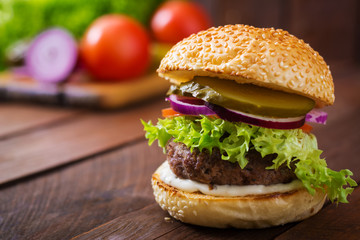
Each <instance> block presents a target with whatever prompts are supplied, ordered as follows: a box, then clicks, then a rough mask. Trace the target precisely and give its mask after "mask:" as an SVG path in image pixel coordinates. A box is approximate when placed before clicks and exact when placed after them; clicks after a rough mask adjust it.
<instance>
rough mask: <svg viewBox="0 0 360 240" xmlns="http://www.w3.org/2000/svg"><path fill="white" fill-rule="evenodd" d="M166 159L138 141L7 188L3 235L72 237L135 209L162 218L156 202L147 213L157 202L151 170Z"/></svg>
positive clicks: (1, 197)
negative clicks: (149, 207) (153, 190)
mask: <svg viewBox="0 0 360 240" xmlns="http://www.w3.org/2000/svg"><path fill="white" fill-rule="evenodd" d="M163 161H164V155H163V153H162V150H161V149H160V148H158V147H157V146H152V147H150V148H149V146H148V144H147V142H146V141H140V142H138V143H136V144H132V145H131V144H130V145H125V146H124V147H121V148H119V149H115V150H114V151H111V152H108V153H106V154H102V155H100V156H97V157H92V158H91V159H88V160H86V161H80V162H77V163H74V164H71V165H67V166H65V167H62V168H58V169H57V170H56V171H50V172H48V173H45V174H41V175H38V176H37V177H34V178H31V179H28V180H27V181H20V182H17V183H16V184H8V186H5V187H4V186H3V187H2V188H0V212H1V218H0V239H37V240H38V239H70V238H71V237H74V236H76V235H79V234H81V233H83V232H87V231H89V230H91V229H93V228H95V227H97V226H99V225H101V224H103V223H106V222H109V221H111V220H112V219H115V218H117V217H119V216H122V215H128V214H134V213H136V214H135V215H138V216H139V217H144V218H148V219H150V218H152V217H153V218H152V220H153V221H160V222H161V221H163V219H164V215H165V213H164V212H163V211H162V210H161V209H160V207H158V206H156V207H155V206H154V211H153V212H154V213H156V215H154V216H152V215H149V216H146V215H144V214H145V213H146V209H148V208H146V206H149V205H150V206H151V204H154V197H153V196H152V189H151V185H150V178H151V174H152V173H153V172H154V171H155V169H156V167H157V166H158V165H160V163H161V162H163ZM156 216H158V217H156ZM128 223H129V222H128ZM151 223H152V221H149V223H148V224H151ZM159 224H163V223H159ZM136 225H137V226H138V227H141V226H139V225H138V223H136ZM129 227H131V226H129Z"/></svg>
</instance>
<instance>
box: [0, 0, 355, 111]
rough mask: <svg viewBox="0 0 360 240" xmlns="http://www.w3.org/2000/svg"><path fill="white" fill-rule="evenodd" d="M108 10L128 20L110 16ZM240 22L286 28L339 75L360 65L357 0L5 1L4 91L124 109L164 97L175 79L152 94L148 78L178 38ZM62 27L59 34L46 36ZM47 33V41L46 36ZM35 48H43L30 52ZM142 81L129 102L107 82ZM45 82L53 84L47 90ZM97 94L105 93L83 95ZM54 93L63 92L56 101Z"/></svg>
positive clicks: (0, 92)
mask: <svg viewBox="0 0 360 240" xmlns="http://www.w3.org/2000/svg"><path fill="white" fill-rule="evenodd" d="M109 14H116V15H117V16H126V19H124V18H122V19H119V18H118V19H115V20H114V19H110V18H106V16H108V15H109ZM104 18H106V19H105V20H104ZM99 19H102V20H99ZM237 23H241V24H247V25H253V26H256V27H274V28H282V29H285V30H287V31H288V32H290V33H291V34H293V35H295V36H297V37H299V38H302V39H304V41H305V42H307V43H309V44H310V46H312V47H313V48H314V49H315V50H316V51H318V52H319V53H320V55H322V56H323V57H324V59H325V61H326V62H327V63H328V65H330V67H331V69H332V70H333V73H334V69H335V73H337V71H338V70H341V69H343V68H344V67H348V66H351V67H353V68H354V66H355V67H357V64H358V63H359V62H360V47H359V43H360V2H359V1H356V0H341V1H340V0H317V1H311V0H272V1H268V0H194V1H190V0H188V1H164V0H137V1H133V0H86V1H85V0H76V1H74V0H62V1H57V0H1V1H0V97H2V98H5V99H12V98H25V99H27V100H28V99H31V100H32V99H37V100H39V99H40V100H41V101H44V102H55V103H59V102H60V104H62V105H63V104H68V105H83V104H84V102H85V103H87V104H88V105H89V102H90V105H91V104H94V102H95V104H98V105H100V106H103V107H118V106H123V105H125V104H127V103H128V102H133V101H137V100H140V99H142V98H146V97H149V96H152V95H156V94H160V93H161V94H163V92H164V91H165V89H166V88H168V86H167V85H165V84H164V83H163V81H160V80H159V81H160V82H159V83H158V85H157V87H154V88H153V89H158V90H159V91H155V90H154V92H151V91H150V90H149V88H148V84H149V83H150V82H154V81H155V80H151V79H149V78H148V77H147V76H149V75H151V74H153V75H155V70H156V68H157V66H158V65H159V63H160V60H161V59H162V57H163V56H164V55H165V53H166V52H167V51H168V50H169V49H170V47H171V46H172V45H173V44H175V43H176V42H178V41H180V40H181V39H183V38H184V37H187V36H189V35H190V34H191V33H194V32H198V31H200V30H203V29H206V28H208V27H210V26H219V25H225V24H237ZM59 27H60V28H61V31H62V32H61V34H60V35H59V34H58V33H57V34H54V33H53V32H51V31H50V32H51V33H50V34H49V33H48V32H49V31H48V30H49V29H53V28H55V29H58V28H59ZM99 29H100V30H99ZM44 32H47V33H46V34H45V36H46V38H43V39H42V41H39V38H40V37H39V36H40V35H41V33H44ZM95 32H96V34H94V33H95ZM94 36H95V37H94ZM44 39H45V40H44ZM48 39H50V41H49V40H48ZM51 39H52V40H51ZM54 39H58V40H57V42H56V44H55V43H54ZM64 39H65V40H64ZM66 39H68V40H69V39H70V40H71V41H73V42H74V44H73V46H72V45H71V44H69V43H68V42H69V41H68V40H66ZM51 41H53V42H52V43H51ZM71 41H70V42H71ZM44 42H45V43H46V44H44ZM32 45H35V46H37V47H32V49H35V50H33V51H28V49H30V48H31V46H32ZM39 46H40V47H41V48H39ZM42 46H46V47H45V49H44V47H42ZM39 49H40V50H39ZM130 52H131V53H130ZM128 53H129V54H128ZM64 59H65V60H64ZM54 66H56V67H54ZM59 66H63V68H60V67H59ZM1 71H2V72H3V73H4V72H5V73H6V74H5V75H4V74H1ZM79 72H80V74H78V73H79ZM18 73H20V75H21V79H19V75H18ZM24 76H26V77H27V78H26V79H25V78H24ZM143 78H145V80H144V79H143ZM137 79H143V82H144V84H143V86H137V87H136V88H137V89H140V88H141V87H142V88H143V89H144V91H139V92H140V93H139V94H138V96H127V97H126V98H129V99H127V100H124V99H119V97H118V96H119V95H124V91H121V90H119V91H113V90H109V89H106V87H105V88H104V87H103V86H108V85H104V83H109V82H110V83H112V84H113V85H112V86H111V88H112V89H113V88H114V86H115V85H114V84H116V83H123V82H137V84H138V85H141V84H140V83H139V81H132V80H137ZM146 79H147V80H148V81H147V84H145V82H146ZM129 80H131V81H129ZM43 82H46V83H49V82H50V83H51V84H50V85H52V86H53V88H49V87H48V86H47V88H46V89H45V88H43V84H42V83H43ZM40 83H41V84H40ZM63 83H64V84H63ZM39 84H40V85H41V86H38V85H39ZM59 84H63V85H64V86H65V87H64V88H61V89H59V88H58V86H59ZM89 84H90V85H89ZM94 84H95V85H94ZM48 85H49V84H48ZM120 88H123V85H121V86H119V89H120ZM49 89H50V90H49ZM129 91H130V92H131V90H130V89H127V90H126V92H129ZM79 92H81V94H82V95H81V94H80V95H81V96H79ZM94 92H95V95H96V94H97V95H98V96H96V97H97V98H98V99H100V98H101V99H105V100H103V102H101V101H100V102H101V103H99V100H96V101H88V100H86V101H84V99H85V98H86V99H91V98H92V96H91V95H94V94H93V93H94ZM141 92H145V93H147V94H142V93H141ZM84 93H85V94H84ZM44 95H46V97H45V98H44V97H43V96H44ZM50 95H53V96H55V97H54V98H53V99H52V100H49V99H50V98H49V97H48V96H50ZM59 95H61V96H65V97H61V98H59ZM24 96H25V97H24ZM39 96H40V97H39ZM84 96H85V97H84ZM99 96H100V97H99ZM131 97H133V99H131ZM124 98H125V97H124ZM59 99H60V100H59ZM64 99H65V102H64ZM109 99H110V100H109ZM114 99H115V100H114ZM109 101H110V103H109ZM111 101H112V102H111ZM104 102H106V103H104Z"/></svg>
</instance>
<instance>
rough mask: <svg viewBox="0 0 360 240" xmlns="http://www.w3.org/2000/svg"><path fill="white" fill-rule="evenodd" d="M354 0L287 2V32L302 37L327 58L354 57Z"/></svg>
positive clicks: (355, 15) (296, 0)
mask: <svg viewBox="0 0 360 240" xmlns="http://www.w3.org/2000/svg"><path fill="white" fill-rule="evenodd" d="M356 5H357V1H356V0H346V1H335V0H333V1H328V0H321V1H311V0H293V1H291V4H290V9H289V12H290V13H291V14H289V15H288V16H289V19H288V21H289V24H288V25H289V29H287V30H288V31H289V32H290V33H292V34H294V35H295V36H297V37H299V38H302V39H304V41H305V42H307V43H309V44H310V46H311V47H313V48H314V49H315V50H316V51H318V52H319V53H320V55H321V56H323V57H324V59H325V60H326V61H330V60H340V59H342V60H344V59H346V60H350V61H354V59H355V56H356V55H355V46H356V45H357V43H356V42H355V40H356V38H355V36H356V31H357V30H358V27H356V17H357V15H358V13H357V12H356V10H357V6H356Z"/></svg>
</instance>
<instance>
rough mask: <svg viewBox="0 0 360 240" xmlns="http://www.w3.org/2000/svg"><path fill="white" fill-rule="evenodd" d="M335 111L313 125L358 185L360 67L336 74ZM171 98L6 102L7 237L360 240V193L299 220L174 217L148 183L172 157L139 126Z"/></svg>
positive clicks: (1, 211)
mask: <svg viewBox="0 0 360 240" xmlns="http://www.w3.org/2000/svg"><path fill="white" fill-rule="evenodd" d="M334 79H335V95H336V101H335V105H334V106H332V107H329V108H326V111H327V112H328V114H329V119H328V124H327V125H326V126H315V129H314V130H313V132H314V133H315V134H316V136H317V138H318V141H319V147H320V149H322V150H324V153H323V156H325V157H326V159H327V162H328V165H329V166H330V167H331V168H333V169H337V170H339V169H342V168H349V169H351V170H352V171H353V173H354V179H355V180H356V181H357V182H358V183H359V181H360V159H359V158H360V68H359V69H357V68H351V69H343V70H339V71H337V72H335V73H334ZM165 106H167V104H166V103H165V102H164V101H163V97H159V98H158V99H153V100H151V101H147V102H146V103H141V104H138V105H135V106H131V107H127V108H123V109H120V110H117V111H111V112H102V111H91V110H84V109H66V108H59V107H54V106H37V105H30V104H29V105H25V104H23V103H10V102H2V103H0V239H71V238H75V239H360V188H356V189H355V190H354V192H353V194H352V195H351V197H350V198H349V200H350V203H349V204H339V205H336V204H329V203H327V204H326V205H325V207H324V208H323V209H322V210H321V211H320V212H319V213H318V214H317V215H315V216H314V217H311V218H310V219H307V220H305V221H302V222H298V223H291V224H286V225H284V226H279V227H273V228H267V229H260V230H238V229H225V230H224V229H210V228H204V227H197V226H191V225H188V224H183V223H180V222H178V221H176V220H173V219H171V220H170V221H169V220H168V219H167V218H166V217H168V214H167V213H166V212H164V211H162V210H161V208H160V207H159V206H158V205H157V204H156V203H155V200H154V198H153V195H152V189H151V185H150V177H151V174H152V173H153V171H154V170H155V169H156V168H157V167H158V166H159V165H160V163H161V162H163V161H164V160H165V157H164V155H163V153H162V149H160V148H159V147H157V146H156V144H154V145H153V146H151V147H149V146H148V144H147V141H146V140H145V139H144V132H143V130H142V125H141V124H140V121H139V119H140V118H142V119H144V120H149V119H152V120H153V121H154V120H156V119H157V118H158V117H160V109H161V108H163V107H165Z"/></svg>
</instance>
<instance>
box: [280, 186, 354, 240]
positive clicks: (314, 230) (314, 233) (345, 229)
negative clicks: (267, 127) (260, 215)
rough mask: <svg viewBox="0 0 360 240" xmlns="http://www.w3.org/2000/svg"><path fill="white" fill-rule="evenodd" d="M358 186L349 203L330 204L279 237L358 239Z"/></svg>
mask: <svg viewBox="0 0 360 240" xmlns="http://www.w3.org/2000/svg"><path fill="white" fill-rule="evenodd" d="M359 223H360V188H359V187H358V188H357V189H356V190H355V191H354V192H353V193H352V195H351V197H350V203H349V204H339V205H336V204H332V205H329V206H327V207H326V208H325V209H323V210H321V211H320V212H319V213H318V214H317V215H315V216H313V217H312V218H310V219H308V220H307V221H303V222H301V223H299V224H298V225H296V226H295V227H293V228H291V229H289V230H288V231H287V232H285V233H283V234H282V235H280V236H279V237H277V238H276V239H277V240H281V239H354V240H355V239H359V236H360V228H359Z"/></svg>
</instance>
